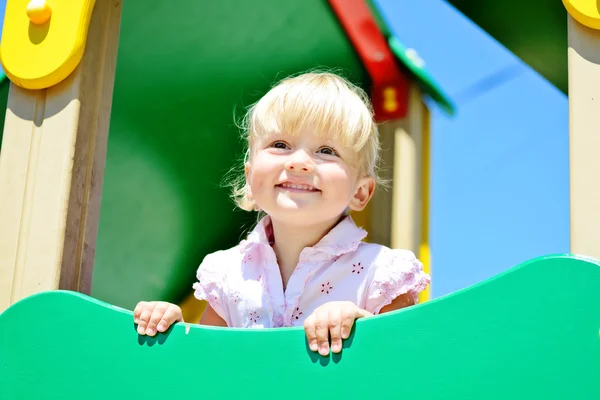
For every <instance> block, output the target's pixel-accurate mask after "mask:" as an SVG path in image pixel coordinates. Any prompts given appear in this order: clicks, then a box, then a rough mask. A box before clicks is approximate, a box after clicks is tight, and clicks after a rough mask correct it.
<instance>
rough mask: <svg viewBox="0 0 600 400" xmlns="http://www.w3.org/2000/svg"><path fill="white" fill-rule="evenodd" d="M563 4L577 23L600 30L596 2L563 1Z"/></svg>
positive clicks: (599, 15) (590, 0) (599, 11)
mask: <svg viewBox="0 0 600 400" xmlns="http://www.w3.org/2000/svg"><path fill="white" fill-rule="evenodd" d="M563 4H564V6H565V8H566V9H567V12H568V13H569V14H570V15H571V17H573V18H574V19H575V20H576V21H577V22H579V23H580V24H582V25H585V26H587V27H588V28H592V29H599V30H600V10H598V2H597V1H596V0H563Z"/></svg>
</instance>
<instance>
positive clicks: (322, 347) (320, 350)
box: [319, 344, 329, 356]
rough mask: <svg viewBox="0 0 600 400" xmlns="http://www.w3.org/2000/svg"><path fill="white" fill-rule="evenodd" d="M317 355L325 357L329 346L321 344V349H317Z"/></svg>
mask: <svg viewBox="0 0 600 400" xmlns="http://www.w3.org/2000/svg"><path fill="white" fill-rule="evenodd" d="M319 353H320V354H321V355H322V356H326V355H327V354H329V345H328V344H322V345H321V348H320V349H319Z"/></svg>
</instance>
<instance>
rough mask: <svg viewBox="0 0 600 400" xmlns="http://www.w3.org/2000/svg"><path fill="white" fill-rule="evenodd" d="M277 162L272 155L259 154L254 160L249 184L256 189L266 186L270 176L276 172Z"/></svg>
mask: <svg viewBox="0 0 600 400" xmlns="http://www.w3.org/2000/svg"><path fill="white" fill-rule="evenodd" d="M275 167H276V166H275V163H274V160H273V159H272V157H268V156H262V155H257V157H256V158H255V159H254V160H253V162H252V169H251V173H250V175H249V178H250V179H249V182H248V183H249V184H250V186H252V188H253V189H254V190H256V189H258V188H260V187H262V186H264V185H265V184H266V183H267V179H268V177H269V176H271V175H273V173H274V172H275V170H276V168H275Z"/></svg>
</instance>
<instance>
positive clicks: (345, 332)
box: [342, 329, 350, 339]
mask: <svg viewBox="0 0 600 400" xmlns="http://www.w3.org/2000/svg"><path fill="white" fill-rule="evenodd" d="M348 336H350V335H349V334H348V331H347V330H345V329H342V338H344V339H348Z"/></svg>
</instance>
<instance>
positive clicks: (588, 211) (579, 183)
mask: <svg viewBox="0 0 600 400" xmlns="http://www.w3.org/2000/svg"><path fill="white" fill-rule="evenodd" d="M594 4H595V3H594ZM568 19H569V22H568V32H569V50H568V59H569V61H568V62H569V157H570V192H571V253H574V254H581V255H586V256H590V257H594V258H597V259H600V237H599V236H598V226H600V184H599V182H600V181H599V179H598V174H599V173H600V156H599V154H600V119H599V118H598V111H599V110H600V80H599V79H598V77H599V76H600V31H598V30H596V29H592V28H589V27H587V26H584V25H583V24H581V23H580V22H578V21H577V20H575V19H574V18H573V17H572V16H569V17H568Z"/></svg>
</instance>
